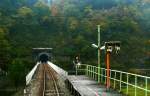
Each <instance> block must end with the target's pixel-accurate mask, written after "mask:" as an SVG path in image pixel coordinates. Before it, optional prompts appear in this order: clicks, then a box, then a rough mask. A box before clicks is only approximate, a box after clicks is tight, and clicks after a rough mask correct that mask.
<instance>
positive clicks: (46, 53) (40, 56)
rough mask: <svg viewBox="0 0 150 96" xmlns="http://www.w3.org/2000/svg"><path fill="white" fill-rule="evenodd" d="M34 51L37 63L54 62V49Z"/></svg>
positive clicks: (34, 49) (35, 49)
mask: <svg viewBox="0 0 150 96" xmlns="http://www.w3.org/2000/svg"><path fill="white" fill-rule="evenodd" d="M32 50H33V57H34V60H35V61H36V62H41V63H46V62H47V61H51V60H52V48H33V49H32Z"/></svg>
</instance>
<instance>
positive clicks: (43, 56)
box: [38, 53, 50, 63]
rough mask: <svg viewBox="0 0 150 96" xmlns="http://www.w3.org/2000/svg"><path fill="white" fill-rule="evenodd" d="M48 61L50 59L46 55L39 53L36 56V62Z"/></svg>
mask: <svg viewBox="0 0 150 96" xmlns="http://www.w3.org/2000/svg"><path fill="white" fill-rule="evenodd" d="M49 59H50V56H49V54H48V53H40V54H39V56H38V61H39V62H41V63H47V61H49Z"/></svg>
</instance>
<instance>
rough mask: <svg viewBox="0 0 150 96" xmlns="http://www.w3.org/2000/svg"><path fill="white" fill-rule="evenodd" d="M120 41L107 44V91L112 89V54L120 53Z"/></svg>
mask: <svg viewBox="0 0 150 96" xmlns="http://www.w3.org/2000/svg"><path fill="white" fill-rule="evenodd" d="M120 44H121V42H120V41H110V42H105V51H106V68H107V80H106V81H107V82H106V86H107V89H109V88H110V55H111V53H112V52H116V53H118V52H119V51H120Z"/></svg>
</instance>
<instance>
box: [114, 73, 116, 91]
mask: <svg viewBox="0 0 150 96" xmlns="http://www.w3.org/2000/svg"><path fill="white" fill-rule="evenodd" d="M115 88H116V71H115V76H114V89H115Z"/></svg>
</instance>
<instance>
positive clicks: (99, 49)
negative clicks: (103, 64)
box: [92, 44, 105, 82]
mask: <svg viewBox="0 0 150 96" xmlns="http://www.w3.org/2000/svg"><path fill="white" fill-rule="evenodd" d="M92 47H93V48H96V49H98V56H99V57H98V62H99V63H98V82H100V54H101V53H100V52H101V50H104V49H105V46H102V47H100V46H98V45H96V44H92Z"/></svg>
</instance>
